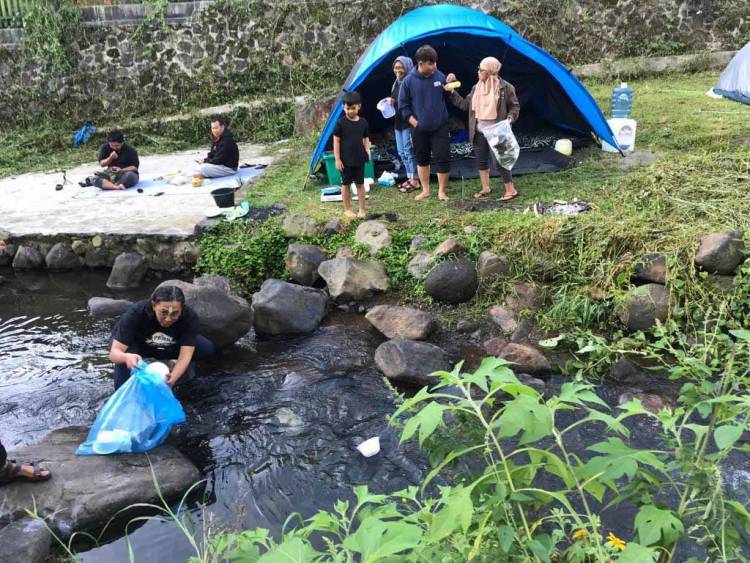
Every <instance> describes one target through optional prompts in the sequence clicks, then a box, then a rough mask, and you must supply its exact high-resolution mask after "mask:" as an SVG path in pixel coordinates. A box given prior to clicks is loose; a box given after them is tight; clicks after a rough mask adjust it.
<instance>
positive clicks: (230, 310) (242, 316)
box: [159, 280, 253, 348]
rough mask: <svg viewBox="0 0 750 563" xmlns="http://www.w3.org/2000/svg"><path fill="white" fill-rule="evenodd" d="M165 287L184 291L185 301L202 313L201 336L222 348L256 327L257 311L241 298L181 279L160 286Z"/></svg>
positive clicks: (200, 315) (168, 281) (221, 290)
mask: <svg viewBox="0 0 750 563" xmlns="http://www.w3.org/2000/svg"><path fill="white" fill-rule="evenodd" d="M164 285H176V286H177V287H179V288H180V289H181V290H182V291H183V293H184V294H185V302H186V303H187V304H188V305H189V306H190V308H191V309H193V311H195V312H196V313H197V314H198V321H199V324H198V329H199V331H200V333H201V334H202V335H203V336H205V337H206V338H209V339H210V340H211V341H212V342H213V343H214V344H215V345H216V346H218V347H219V348H223V347H225V346H229V345H231V344H234V343H235V342H237V340H239V339H240V338H242V337H243V336H244V335H246V334H247V333H248V332H249V331H250V329H251V328H252V326H253V310H252V308H251V307H250V304H249V303H248V302H247V301H245V300H244V299H242V298H241V297H238V296H236V295H233V294H230V293H226V292H225V291H224V290H223V289H217V288H216V287H211V286H208V287H201V286H198V285H195V284H192V283H188V282H184V281H180V280H167V281H165V282H163V283H161V284H159V287H161V286H164Z"/></svg>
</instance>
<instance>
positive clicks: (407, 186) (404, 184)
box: [398, 180, 412, 194]
mask: <svg viewBox="0 0 750 563" xmlns="http://www.w3.org/2000/svg"><path fill="white" fill-rule="evenodd" d="M411 187H412V185H411V183H410V182H409V180H407V181H406V182H402V183H401V184H400V185H399V187H398V191H400V192H401V193H402V194H408V193H409V191H410V188H411Z"/></svg>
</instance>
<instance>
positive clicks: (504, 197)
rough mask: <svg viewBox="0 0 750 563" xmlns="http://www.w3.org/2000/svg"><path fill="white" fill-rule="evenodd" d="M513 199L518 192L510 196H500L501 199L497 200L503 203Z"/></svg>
mask: <svg viewBox="0 0 750 563" xmlns="http://www.w3.org/2000/svg"><path fill="white" fill-rule="evenodd" d="M514 197H518V192H516V193H514V194H513V195H512V196H505V195H504V196H501V197H500V198H499V201H503V202H505V201H510V200H511V199H513V198H514Z"/></svg>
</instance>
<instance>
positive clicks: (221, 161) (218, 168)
mask: <svg viewBox="0 0 750 563" xmlns="http://www.w3.org/2000/svg"><path fill="white" fill-rule="evenodd" d="M196 162H197V163H198V164H200V166H199V167H198V169H197V170H196V171H195V173H194V174H193V178H197V179H198V180H200V181H202V180H203V178H221V177H223V176H231V175H232V174H236V173H237V166H238V165H239V163H240V149H239V147H237V141H235V140H234V135H233V134H232V132H231V131H230V130H229V129H228V124H227V122H226V120H225V119H224V118H223V117H213V118H212V119H211V150H210V151H209V152H208V156H206V158H204V159H203V161H200V160H198V161H196Z"/></svg>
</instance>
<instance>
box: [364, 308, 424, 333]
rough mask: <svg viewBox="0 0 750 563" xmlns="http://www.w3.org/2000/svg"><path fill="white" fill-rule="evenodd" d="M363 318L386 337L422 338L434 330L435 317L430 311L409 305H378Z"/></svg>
mask: <svg viewBox="0 0 750 563" xmlns="http://www.w3.org/2000/svg"><path fill="white" fill-rule="evenodd" d="M365 318H366V319H367V320H368V321H370V323H372V326H374V327H375V328H376V329H378V330H379V331H380V332H382V333H383V334H384V335H385V336H386V338H403V339H405V340H424V339H426V338H427V337H428V336H429V335H430V333H432V331H433V330H435V318H434V317H433V316H432V315H431V314H430V313H427V312H426V311H420V310H419V309H412V308H411V307H396V306H391V305H378V306H376V307H373V308H372V309H370V311H369V312H368V313H367V315H365Z"/></svg>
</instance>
